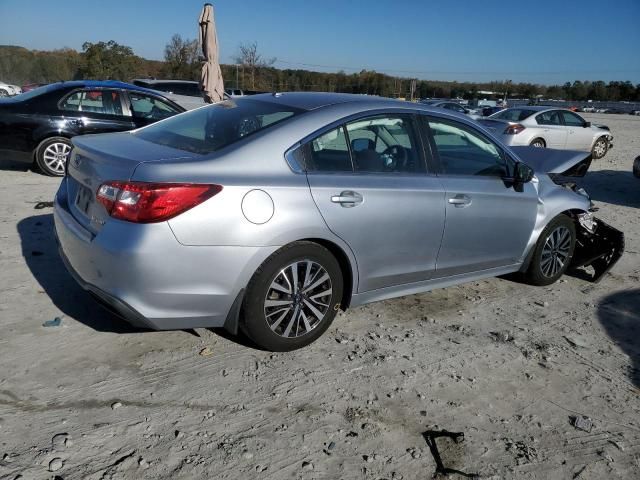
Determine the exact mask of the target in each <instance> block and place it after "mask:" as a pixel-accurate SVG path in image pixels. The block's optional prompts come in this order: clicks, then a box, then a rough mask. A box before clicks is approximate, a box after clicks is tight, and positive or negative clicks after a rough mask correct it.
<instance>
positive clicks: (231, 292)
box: [54, 182, 277, 330]
mask: <svg viewBox="0 0 640 480" xmlns="http://www.w3.org/2000/svg"><path fill="white" fill-rule="evenodd" d="M65 183H66V182H62V185H61V187H60V190H59V191H58V194H57V195H56V199H55V202H54V221H55V230H56V236H57V238H58V242H59V248H60V255H61V257H62V259H63V261H64V263H65V265H66V267H67V269H68V270H69V272H70V273H71V274H72V275H73V277H74V278H75V279H76V281H77V282H78V283H79V284H80V286H81V287H82V288H84V289H85V290H87V291H89V292H90V293H91V294H92V295H93V296H94V297H96V298H97V299H98V300H99V301H100V303H102V304H103V305H105V306H107V307H108V308H109V309H110V310H112V311H114V312H115V313H117V314H118V315H119V316H121V317H123V318H124V319H126V320H127V321H128V322H130V323H131V324H134V325H136V326H140V327H144V328H151V329H154V330H173V329H185V328H196V327H222V326H224V324H225V321H226V319H227V316H228V313H229V311H230V310H231V309H232V306H233V304H234V301H235V300H236V298H237V297H238V294H239V293H240V291H241V290H242V289H243V288H244V287H245V286H246V284H247V283H248V281H249V279H250V278H251V275H253V272H255V270H256V269H257V268H258V267H259V266H260V264H261V263H262V262H263V261H264V260H265V259H266V258H267V257H268V256H269V255H271V253H273V252H274V251H275V250H276V249H277V247H233V246H198V247H192V246H185V245H182V244H180V243H179V242H178V241H177V240H176V238H175V236H174V235H173V233H172V231H171V229H170V228H169V225H168V224H167V223H158V224H147V225H140V224H133V223H129V222H121V221H117V220H113V221H109V222H107V224H106V225H104V227H103V228H102V230H101V231H100V232H99V233H97V234H96V235H94V234H92V233H91V232H89V231H88V230H86V229H85V228H84V227H83V226H82V225H81V224H80V223H78V222H77V221H76V220H75V218H74V217H73V216H72V214H71V213H70V211H69V208H68V201H67V196H66V187H65Z"/></svg>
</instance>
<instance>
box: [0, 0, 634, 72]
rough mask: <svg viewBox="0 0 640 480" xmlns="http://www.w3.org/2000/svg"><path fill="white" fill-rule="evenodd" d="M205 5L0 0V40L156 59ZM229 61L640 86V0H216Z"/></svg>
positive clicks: (157, 0) (190, 29)
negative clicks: (94, 45)
mask: <svg viewBox="0 0 640 480" xmlns="http://www.w3.org/2000/svg"><path fill="white" fill-rule="evenodd" d="M203 3H204V2H202V1H193V0H172V1H171V0H127V1H123V0H110V1H108V2H87V1H86V0H85V1H79V0H57V1H56V0H47V1H45V0H28V1H25V0H0V44H10V45H21V46H24V47H27V48H35V49H41V50H49V49H53V48H61V47H71V48H75V49H78V50H79V49H80V48H81V46H82V43H83V42H85V41H91V42H96V41H100V40H105V41H106V40H115V41H117V42H118V43H121V44H124V45H128V46H130V47H132V48H133V50H134V51H135V52H136V54H138V55H140V56H143V57H146V58H151V59H161V58H162V55H163V50H164V46H165V44H166V43H167V41H168V40H169V39H170V37H171V36H172V35H173V34H174V33H179V34H181V35H182V36H183V37H187V38H195V37H196V36H197V25H196V24H197V18H198V14H199V12H200V9H201V8H202V5H203ZM213 5H214V7H215V12H216V21H217V25H218V37H219V41H220V53H221V56H222V61H223V62H225V63H232V62H233V60H232V58H233V56H234V55H235V54H236V53H237V50H238V46H239V45H240V44H241V43H250V42H253V41H256V42H258V48H259V51H260V52H262V53H263V54H264V55H265V56H266V57H277V58H278V62H277V63H276V66H277V67H281V68H287V67H291V68H307V69H311V70H320V71H337V70H340V69H343V70H344V71H346V72H353V71H359V70H361V69H363V68H367V69H375V70H378V71H383V72H385V73H389V74H392V75H398V76H405V77H417V78H427V79H443V80H461V81H464V80H469V81H489V80H505V79H510V80H514V81H530V82H534V83H544V84H551V83H564V82H565V81H571V80H575V79H581V80H596V79H602V80H605V81H609V80H631V81H632V82H634V83H640V0H581V1H577V0H553V1H549V0H536V1H533V2H532V1H528V2H513V1H498V0H484V1H477V0H446V1H426V0H423V1H420V0H414V1H405V0H394V1H374V0H369V1H365V0H342V1H339V0H323V1H314V0H306V1H305V0H297V1H285V0H270V1H269V0H262V1H258V0H246V1H243V0H220V1H218V2H213Z"/></svg>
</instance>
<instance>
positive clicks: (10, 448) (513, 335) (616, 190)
mask: <svg viewBox="0 0 640 480" xmlns="http://www.w3.org/2000/svg"><path fill="white" fill-rule="evenodd" d="M585 116H586V117H587V118H588V119H589V120H591V121H593V122H596V123H598V122H601V123H607V124H608V125H609V126H610V127H611V129H612V132H613V134H614V135H615V148H614V149H613V150H612V151H611V152H610V153H609V154H608V155H607V156H606V157H605V158H604V159H602V160H599V161H596V162H594V163H595V164H594V166H593V167H592V171H591V172H590V173H589V174H588V175H587V177H586V178H585V179H583V182H582V184H583V185H584V186H585V187H586V189H587V191H589V192H590V193H591V194H592V196H593V198H594V199H595V201H596V202H597V204H598V205H599V206H600V212H599V214H598V215H599V216H600V217H602V218H603V219H605V220H606V221H607V222H608V223H610V224H612V225H614V226H615V227H617V228H620V229H622V230H624V232H625V234H626V239H627V247H626V248H627V251H626V253H625V255H624V257H623V258H622V260H621V261H620V262H619V263H618V265H617V266H616V267H615V268H614V269H613V271H612V272H611V273H610V274H609V275H607V276H606V277H605V278H604V279H603V280H602V282H601V283H599V284H591V283H588V282H585V281H583V280H581V279H579V278H576V277H570V276H567V277H564V278H563V279H562V280H561V281H560V282H559V283H557V284H555V285H552V286H550V287H540V288H535V287H530V286H526V285H523V284H520V283H517V282H514V281H511V280H506V279H491V280H486V281H480V282H474V283H470V284H467V285H463V286H458V287H452V288H448V289H443V290H437V291H433V292H431V293H427V294H422V295H415V296H410V297H405V298H401V299H395V300H390V301H386V302H382V303H377V304H372V305H368V306H365V307H360V308H356V309H353V310H351V311H349V312H347V313H345V314H341V315H340V316H339V317H338V318H337V319H336V321H335V322H334V324H333V325H332V327H331V328H330V329H329V330H328V331H327V333H326V334H325V335H324V336H323V337H322V338H321V339H320V340H319V341H318V342H316V343H315V344H313V345H311V346H310V347H308V348H305V349H303V350H301V351H297V352H293V353H286V354H284V353H278V354H272V353H269V352H263V351H259V350H256V349H253V348H250V347H248V346H246V345H243V344H242V342H238V341H237V340H235V339H233V338H229V337H228V336H226V335H225V334H224V333H223V332H218V331H215V332H214V331H209V330H204V329H202V330H198V331H197V332H185V331H174V332H141V331H137V330H134V329H132V328H130V327H128V326H127V324H125V323H123V322H122V321H120V320H118V319H116V318H114V317H112V316H110V315H109V314H107V313H105V312H104V311H103V310H102V309H101V308H100V307H99V306H97V305H96V304H95V303H94V302H93V301H92V299H91V298H90V297H89V296H88V295H87V294H85V293H84V292H83V291H82V290H81V289H80V288H79V287H77V286H76V284H75V283H74V282H73V280H72V279H71V277H70V276H69V275H68V274H67V273H66V271H65V270H64V267H63V265H62V263H61V261H60V260H59V258H58V255H57V253H56V247H55V242H54V239H53V235H52V216H51V209H50V208H44V209H35V208H34V207H35V205H36V203H37V202H40V201H48V200H51V198H52V196H53V194H54V192H55V190H56V187H57V184H58V183H59V180H56V179H50V178H45V177H43V176H41V175H38V174H35V173H32V172H28V171H24V169H21V168H20V167H19V166H17V165H15V164H12V163H10V162H8V161H3V162H1V163H0V168H2V173H1V175H0V200H1V201H0V259H1V264H0V265H1V267H2V276H1V277H0V311H1V314H0V327H1V328H2V334H1V335H0V478H1V479H11V480H13V479H16V478H22V479H25V480H26V479H53V478H56V479H65V480H68V479H123V478H127V479H129V478H131V479H133V478H150V479H157V478H171V479H191V478H220V479H223V478H225V479H248V478H257V479H264V480H267V479H273V480H276V479H278V480H279V479H289V478H291V479H300V478H305V479H312V478H318V479H320V478H327V479H337V478H345V479H352V478H353V479H389V480H391V479H401V478H404V479H424V478H430V477H431V476H432V475H433V474H434V472H435V471H436V461H435V460H434V455H433V453H432V451H431V449H430V447H429V445H430V444H431V445H432V446H433V442H435V445H436V446H437V449H438V452H439V454H440V456H441V458H442V463H443V465H444V466H445V467H447V468H451V469H454V470H457V471H459V472H461V473H462V474H466V475H467V476H469V475H471V474H478V475H479V476H480V477H481V478H517V479H567V478H574V479H575V478H579V479H602V478H625V479H629V478H632V477H635V478H638V477H637V475H638V472H639V471H640V397H639V393H640V390H639V387H640V313H639V312H640V285H639V279H640V235H639V234H640V216H639V215H638V211H639V210H638V208H639V207H640V180H637V179H635V178H633V176H632V175H631V173H630V172H631V162H632V159H633V158H634V157H635V156H636V155H638V154H640V118H636V117H631V116H628V115H627V116H623V115H585ZM56 316H59V317H61V318H62V324H61V325H60V326H58V327H50V328H45V327H43V326H42V323H43V322H44V321H46V320H50V319H53V318H54V317H56ZM576 415H578V416H579V415H585V416H587V417H589V419H590V421H591V424H592V425H591V426H590V427H591V428H589V425H586V426H583V428H585V429H586V430H581V429H578V428H576V427H574V426H573V425H572V422H571V417H572V416H576ZM441 430H447V431H452V432H463V433H464V441H462V442H459V443H455V442H454V441H452V440H451V439H449V438H438V439H436V440H433V438H434V437H433V436H431V435H430V434H429V432H433V431H441ZM587 430H588V431H587ZM52 472H55V473H52ZM452 478H457V477H456V474H452Z"/></svg>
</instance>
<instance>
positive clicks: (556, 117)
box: [536, 110, 562, 125]
mask: <svg viewBox="0 0 640 480" xmlns="http://www.w3.org/2000/svg"><path fill="white" fill-rule="evenodd" d="M536 122H538V125H562V121H561V120H560V112H558V111H557V110H553V111H551V112H543V113H541V114H540V115H538V116H537V117H536Z"/></svg>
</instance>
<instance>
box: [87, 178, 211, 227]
mask: <svg viewBox="0 0 640 480" xmlns="http://www.w3.org/2000/svg"><path fill="white" fill-rule="evenodd" d="M221 190H222V186H221V185H204V184H193V183H147V182H107V183H103V184H102V185H100V188H98V191H97V193H96V200H97V201H98V202H100V203H101V204H102V205H104V207H105V208H106V209H107V212H108V213H109V215H111V216H112V217H113V218H118V219H120V220H126V221H128V222H135V223H154V222H163V221H165V220H168V219H170V218H173V217H175V216H176V215H179V214H181V213H183V212H185V211H187V210H189V209H190V208H193V207H195V206H196V205H199V204H200V203H202V202H204V201H205V200H207V199H209V198H211V197H213V196H214V195H215V194H217V193H219V192H220V191H221Z"/></svg>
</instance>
